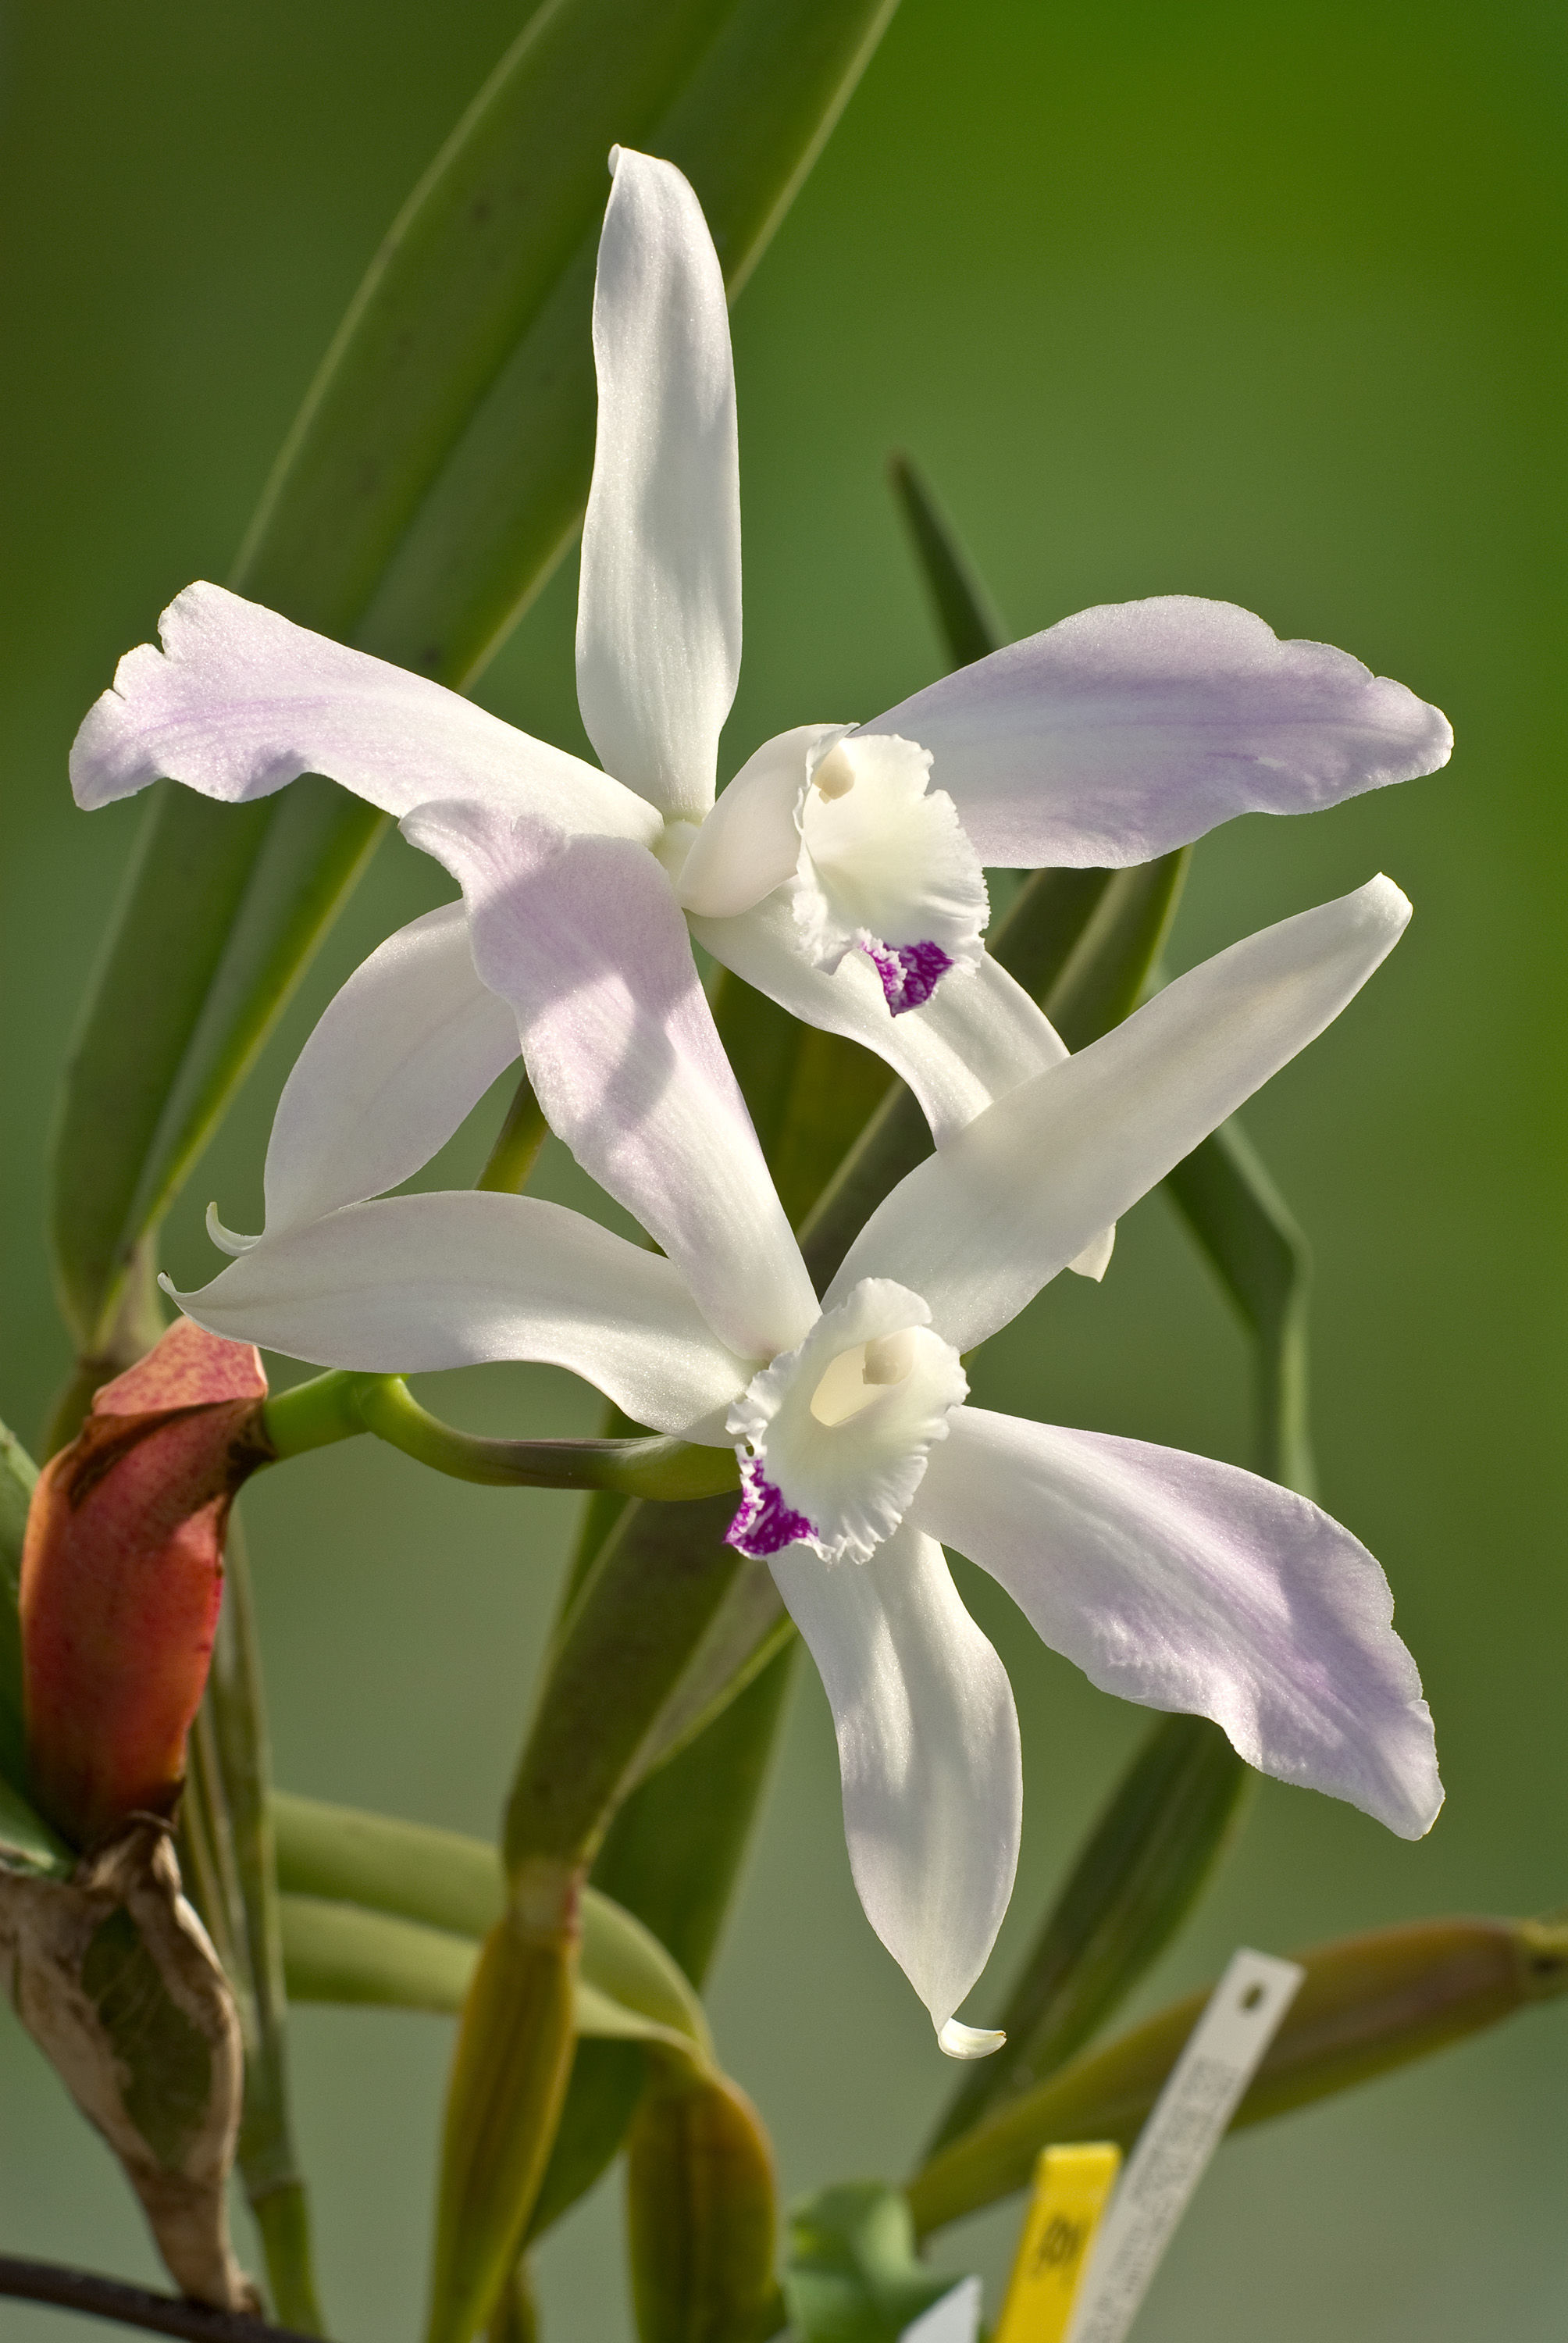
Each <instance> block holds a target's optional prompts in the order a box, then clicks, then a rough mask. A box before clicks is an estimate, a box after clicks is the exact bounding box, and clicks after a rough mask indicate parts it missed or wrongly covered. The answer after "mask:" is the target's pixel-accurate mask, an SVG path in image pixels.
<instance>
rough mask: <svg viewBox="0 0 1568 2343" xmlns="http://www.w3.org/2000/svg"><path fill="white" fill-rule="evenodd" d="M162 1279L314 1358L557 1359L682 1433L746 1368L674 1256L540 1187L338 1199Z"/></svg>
mask: <svg viewBox="0 0 1568 2343" xmlns="http://www.w3.org/2000/svg"><path fill="white" fill-rule="evenodd" d="M168 1290H169V1292H172V1293H174V1298H175V1300H176V1302H178V1303H179V1305H180V1308H181V1309H182V1310H183V1311H184V1312H186V1316H187V1317H190V1318H194V1319H195V1321H196V1324H197V1325H198V1326H205V1327H206V1329H207V1331H208V1332H209V1333H214V1334H226V1335H227V1336H229V1338H230V1339H231V1340H237V1341H242V1342H257V1343H259V1344H260V1345H261V1346H262V1348H263V1349H265V1350H269V1351H281V1352H283V1353H286V1355H287V1356H288V1357H289V1358H294V1359H307V1360H309V1361H310V1362H311V1363H313V1364H315V1365H317V1366H322V1367H347V1368H352V1369H355V1370H357V1371H359V1372H362V1373H371V1374H422V1373H427V1372H430V1371H433V1370H435V1369H437V1368H441V1367H465V1366H476V1365H479V1364H482V1363H486V1362H488V1361H490V1360H495V1359H531V1360H536V1361H538V1362H540V1363H544V1364H547V1365H550V1366H558V1367H567V1368H569V1369H570V1371H571V1373H573V1374H578V1375H582V1376H583V1377H585V1378H586V1380H587V1381H588V1382H589V1383H594V1384H596V1385H597V1386H598V1389H599V1390H600V1391H601V1392H603V1393H604V1394H605V1396H606V1397H607V1398H608V1399H612V1400H614V1402H615V1403H616V1405H617V1406H618V1407H620V1408H624V1409H625V1411H626V1413H627V1414H628V1415H629V1416H630V1417H631V1418H632V1419H633V1421H634V1422H635V1423H647V1424H651V1425H652V1426H653V1428H654V1430H655V1431H657V1432H684V1431H685V1430H686V1429H687V1427H688V1426H689V1425H690V1424H693V1423H697V1422H698V1421H699V1419H700V1418H701V1417H703V1416H705V1415H708V1414H710V1413H712V1411H713V1410H714V1409H715V1408H716V1407H719V1406H721V1405H722V1404H723V1403H726V1402H728V1401H730V1400H733V1399H734V1397H735V1395H736V1393H738V1392H739V1390H740V1389H741V1388H742V1387H743V1386H744V1384H745V1383H746V1381H747V1379H748V1377H749V1373H750V1369H749V1366H747V1365H744V1364H742V1363H740V1362H739V1361H738V1360H737V1359H735V1358H734V1357H733V1356H732V1355H731V1353H729V1352H728V1351H726V1350H725V1348H724V1346H723V1344H722V1343H720V1342H719V1341H718V1340H717V1339H716V1337H715V1336H714V1334H713V1333H712V1332H711V1331H710V1330H709V1326H708V1324H707V1322H706V1321H705V1320H704V1319H703V1317H702V1316H701V1314H700V1313H699V1311H698V1309H697V1307H696V1305H695V1303H694V1302H692V1300H691V1298H690V1296H689V1294H688V1293H687V1292H686V1289H685V1287H684V1286H683V1285H682V1283H681V1281H680V1278H679V1275H678V1272H677V1271H676V1269H675V1268H674V1266H673V1264H672V1263H671V1262H668V1261H663V1260H661V1259H660V1258H659V1256H658V1254H657V1253H653V1252H647V1251H646V1250H645V1249H644V1248H643V1247H642V1246H640V1245H634V1244H628V1242H627V1240H626V1239H625V1238H624V1237H618V1236H612V1235H611V1234H610V1233H609V1232H608V1230H607V1229H601V1228H599V1227H598V1225H597V1224H596V1223H595V1222H592V1221H588V1220H585V1219H584V1218H583V1216H582V1214H581V1213H580V1212H568V1210H567V1209H566V1207H565V1206H564V1205H561V1204H547V1203H545V1202H542V1201H541V1200H540V1199H539V1198H538V1197H537V1196H506V1195H500V1194H498V1193H495V1192H490V1191H488V1190H484V1189H473V1188H464V1189H457V1190H452V1191H444V1192H440V1193H437V1194H431V1195H424V1196H387V1197H383V1198H382V1199H381V1200H380V1201H379V1202H376V1203H369V1204H346V1205H345V1206H344V1207H343V1209H342V1210H341V1211H340V1212H332V1213H329V1214H328V1215H327V1218H326V1219H325V1220H319V1221H308V1222H306V1223H305V1224H304V1225H303V1226H302V1227H299V1228H294V1229H288V1230H286V1231H285V1232H283V1233H282V1234H281V1235H278V1236H268V1237H266V1238H264V1239H263V1240H262V1242H260V1243H259V1244H256V1245H253V1246H252V1247H251V1248H250V1249H249V1251H248V1252H244V1253H242V1254H241V1255H240V1257H239V1259H238V1260H237V1261H235V1262H231V1263H230V1264H229V1266H228V1267H227V1268H226V1269H225V1270H223V1271H221V1272H219V1274H218V1275H217V1276H216V1277H215V1278H214V1279H213V1281H212V1283H211V1284H210V1285H205V1286H203V1287H202V1288H201V1290H200V1291H199V1292H194V1293H178V1292H174V1288H173V1287H172V1286H171V1287H170V1288H169V1289H168ZM242 1329H244V1330H246V1331H244V1332H241V1330H242Z"/></svg>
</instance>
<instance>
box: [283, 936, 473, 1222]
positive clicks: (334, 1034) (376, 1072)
mask: <svg viewBox="0 0 1568 2343" xmlns="http://www.w3.org/2000/svg"><path fill="white" fill-rule="evenodd" d="M517 1055H518V1021H517V1019H516V1017H515V1016H514V1015H513V1013H512V1011H511V1010H510V1009H509V1008H508V1005H507V1003H506V1002H505V1001H500V1000H498V999H497V997H496V995H495V994H494V993H493V992H492V991H491V990H489V988H488V987H487V985H484V984H481V983H480V981H479V979H478V976H477V972H476V970H475V968H474V956H473V953H472V952H471V951H470V950H469V949H468V927H467V919H466V918H465V916H464V911H463V906H462V905H461V903H444V904H442V906H441V907H440V909H439V910H435V911H427V912H426V913H425V915H424V917H423V918H422V919H417V920H411V921H410V923H409V924H408V926H407V927H406V928H400V929H399V930H398V931H397V934H396V935H394V936H389V937H388V938H387V941H386V942H385V943H384V944H382V945H381V946H380V947H379V948H378V950H376V951H373V952H372V953H371V955H370V957H369V959H368V960H366V961H365V962H364V963H363V964H362V965H361V966H360V967H359V968H357V969H356V970H355V971H354V974H353V975H352V976H351V977H350V978H349V980H348V981H347V984H346V985H345V986H344V987H343V989H342V990H341V991H340V992H339V993H337V995H336V997H335V998H334V999H333V1000H332V1001H330V1002H329V1003H328V1005H327V1009H326V1011H325V1012H324V1013H323V1015H322V1017H321V1019H320V1021H319V1022H318V1023H317V1027H316V1030H315V1031H314V1032H313V1033H312V1034H311V1036H310V1039H309V1040H308V1041H307V1043H306V1045H305V1047H304V1049H303V1050H302V1051H300V1053H299V1056H298V1058H297V1060H296V1061H295V1064H294V1068H293V1071H291V1073H290V1074H289V1077H288V1080H287V1081H286V1082H285V1084H284V1086H283V1095H282V1097H281V1098H280V1099H279V1100H278V1102H277V1113H276V1116H275V1118H274V1120H273V1125H272V1139H271V1142H270V1144H269V1145H268V1147H267V1151H266V1225H267V1229H268V1232H276V1231H277V1230H279V1229H283V1228H288V1227H291V1226H293V1225H294V1224H295V1223H296V1222H299V1221H309V1220H318V1219H319V1218H320V1217H321V1215H322V1214H323V1213H324V1212H335V1211H336V1210H337V1207H338V1206H339V1205H340V1204H357V1203H361V1202H364V1200H365V1199H366V1198H367V1196H378V1195H380V1194H382V1193H383V1192H384V1191H385V1190H387V1189H388V1188H396V1187H397V1186H398V1185H399V1184H400V1183H401V1182H403V1181H405V1180H407V1178H409V1176H410V1175H411V1174H412V1173H413V1172H417V1171H418V1170H419V1168H420V1166H421V1165H422V1164H425V1163H427V1162H428V1161H429V1160H430V1158H431V1156H432V1155H434V1154H435V1152H436V1151H437V1148H438V1147H441V1146H443V1145H444V1144H445V1142H446V1141H447V1140H448V1139H450V1137H451V1136H452V1133H453V1132H454V1131H456V1130H457V1126H458V1124H459V1123H460V1122H461V1121H463V1119H464V1117H465V1116H466V1115H467V1113H468V1111H469V1110H470V1109H471V1108H473V1107H474V1106H477V1103H478V1101H479V1100H480V1099H482V1098H483V1097H484V1095H485V1092H486V1091H487V1090H488V1089H489V1087H490V1084H491V1083H492V1082H493V1081H495V1079H496V1077H497V1075H498V1074H500V1073H502V1072H504V1071H505V1070H506V1068H507V1067H508V1066H509V1065H510V1064H511V1063H512V1061H513V1060H514V1059H515V1058H516V1057H517Z"/></svg>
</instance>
